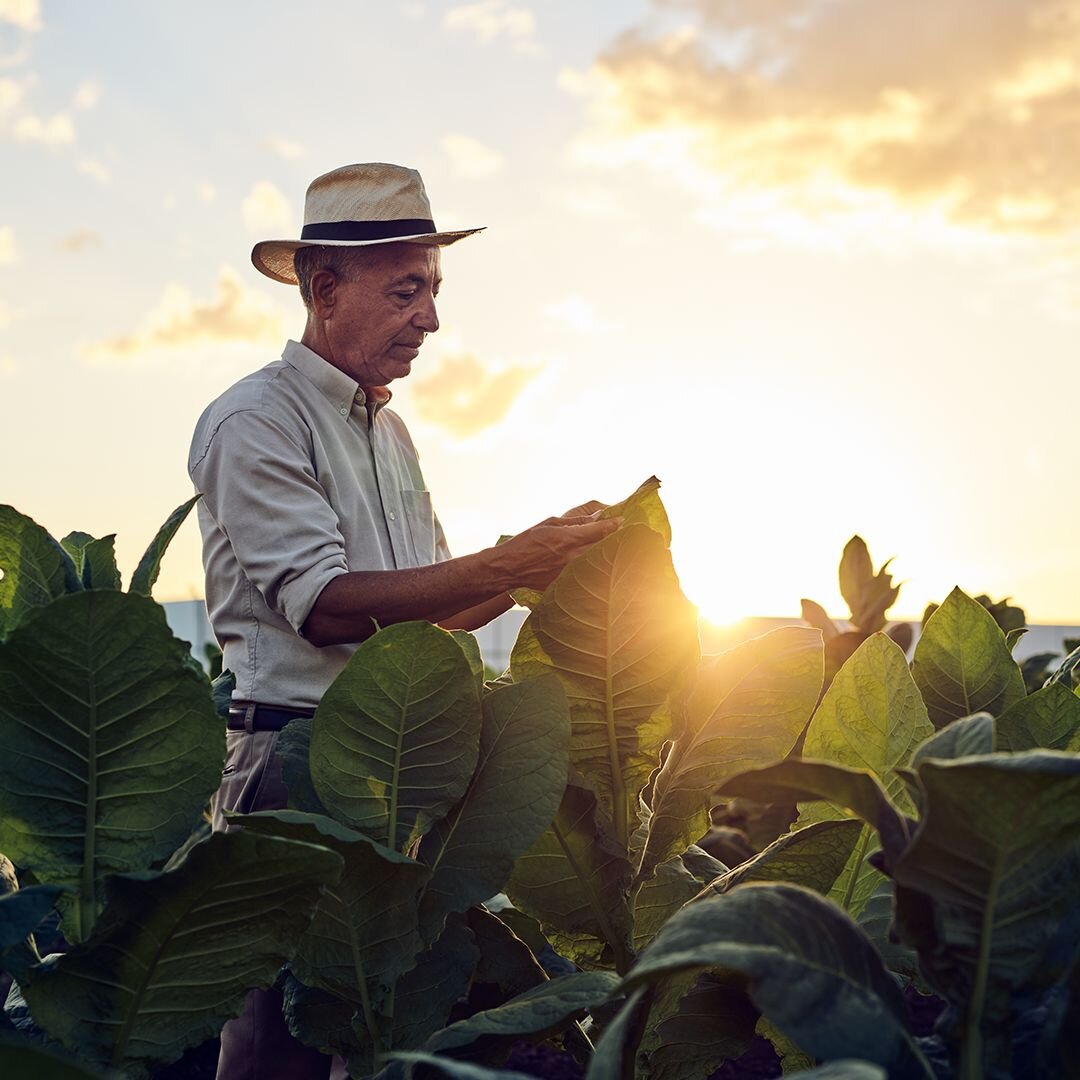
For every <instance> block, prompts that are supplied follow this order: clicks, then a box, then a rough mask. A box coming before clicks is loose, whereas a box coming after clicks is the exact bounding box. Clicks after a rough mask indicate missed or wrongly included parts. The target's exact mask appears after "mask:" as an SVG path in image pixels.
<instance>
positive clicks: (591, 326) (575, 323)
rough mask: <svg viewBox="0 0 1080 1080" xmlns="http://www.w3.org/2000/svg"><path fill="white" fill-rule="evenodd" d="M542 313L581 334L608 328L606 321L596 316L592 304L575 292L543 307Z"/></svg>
mask: <svg viewBox="0 0 1080 1080" xmlns="http://www.w3.org/2000/svg"><path fill="white" fill-rule="evenodd" d="M544 314H545V315H547V316H548V318H551V319H555V320H557V321H558V322H562V323H565V324H566V325H567V326H569V327H572V328H573V329H574V330H577V331H579V332H581V333H583V334H600V333H604V332H606V331H607V330H609V329H610V326H609V324H608V323H606V322H605V321H604V320H603V319H600V318H597V315H596V312H595V311H594V310H593V306H592V304H590V303H589V301H588V300H586V299H585V297H584V296H579V295H578V294H577V293H571V294H570V295H569V296H564V297H563V298H562V299H561V300H559V301H557V302H556V303H554V304H548V306H547V307H546V308H544Z"/></svg>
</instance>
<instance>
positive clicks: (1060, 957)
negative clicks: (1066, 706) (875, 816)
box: [891, 750, 1080, 1076]
mask: <svg viewBox="0 0 1080 1080" xmlns="http://www.w3.org/2000/svg"><path fill="white" fill-rule="evenodd" d="M918 775H919V782H920V784H921V787H922V790H923V817H922V820H921V821H920V823H919V828H918V831H917V832H916V834H915V836H914V838H913V840H912V843H911V846H910V847H909V849H908V850H907V851H906V852H905V853H904V854H903V855H901V856H900V858H898V859H897V860H896V861H895V862H894V863H893V866H892V868H891V873H892V876H893V877H894V879H895V880H896V882H897V886H898V887H897V894H896V920H897V927H898V929H899V931H900V934H901V937H902V938H903V939H904V940H905V941H906V942H907V943H908V944H910V945H912V946H914V947H915V948H916V949H917V950H918V953H919V959H920V963H921V966H922V970H923V973H924V975H925V976H926V978H927V981H928V982H929V983H930V985H931V987H932V988H933V989H934V990H935V991H936V992H937V993H938V994H940V995H941V996H943V997H945V998H946V999H947V1000H949V1001H950V1002H951V1003H952V1004H953V1006H954V1009H955V1012H954V1015H955V1017H956V1022H957V1027H956V1028H955V1029H954V1032H953V1035H954V1045H955V1046H958V1047H961V1048H962V1051H961V1052H962V1067H961V1068H960V1073H959V1075H962V1076H974V1075H977V1073H978V1071H981V1070H985V1071H986V1075H988V1076H993V1075H1004V1074H1003V1073H1001V1072H1000V1066H1001V1063H1003V1062H1004V1063H1007V1062H1008V1061H1009V1045H1008V1039H1009V1031H1010V1029H1011V1026H1012V1021H1013V1019H1014V1017H1013V1015H1012V1013H1011V1010H1012V1008H1013V1007H1014V1005H1013V995H1014V994H1015V993H1017V992H1018V991H1020V990H1021V989H1022V990H1023V991H1024V992H1025V993H1026V994H1029V995H1031V994H1035V993H1038V992H1039V990H1040V989H1046V988H1048V987H1049V986H1051V985H1053V984H1054V983H1057V982H1060V981H1061V980H1063V979H1064V978H1065V977H1066V976H1067V975H1068V973H1069V971H1070V969H1071V968H1072V965H1073V963H1074V962H1075V961H1076V958H1077V950H1078V942H1077V937H1076V931H1075V928H1076V926H1077V925H1080V890H1078V889H1077V888H1076V882H1077V880H1078V879H1080V756H1077V755H1075V754H1064V753H1058V752H1056V751H1052V750H1044V751H1030V752H1026V753H1018V754H988V755H985V756H982V757H968V758H960V759H958V760H956V761H936V760H927V761H924V762H923V763H922V764H921V765H920V766H919V770H918ZM927 900H928V901H929V903H927ZM995 1066H997V1067H998V1068H999V1071H998V1072H996V1073H995V1071H994V1069H995ZM965 1070H967V1071H965ZM972 1070H975V1071H972Z"/></svg>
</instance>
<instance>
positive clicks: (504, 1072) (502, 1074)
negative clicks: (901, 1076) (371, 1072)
mask: <svg viewBox="0 0 1080 1080" xmlns="http://www.w3.org/2000/svg"><path fill="white" fill-rule="evenodd" d="M390 1057H391V1059H392V1060H394V1061H400V1062H403V1063H405V1064H411V1065H425V1066H427V1067H429V1068H431V1069H434V1070H435V1071H436V1072H437V1073H438V1074H439V1075H440V1076H448V1077H450V1080H534V1077H533V1076H532V1075H531V1074H529V1073H522V1072H517V1071H515V1070H513V1069H488V1068H486V1067H485V1066H483V1065H475V1064H473V1063H472V1062H471V1061H458V1060H456V1059H455V1058H448V1057H440V1056H438V1055H436V1054H425V1053H422V1052H421V1051H419V1050H402V1051H400V1052H399V1053H396V1054H391V1055H390ZM855 1080H858V1078H855Z"/></svg>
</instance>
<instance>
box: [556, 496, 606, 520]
mask: <svg viewBox="0 0 1080 1080" xmlns="http://www.w3.org/2000/svg"><path fill="white" fill-rule="evenodd" d="M607 508H608V504H607V503H602V502H599V501H598V500H597V499H590V500H589V501H588V502H583V503H582V504H581V505H580V506H575V507H574V508H573V509H572V510H567V511H566V513H565V514H563V515H562V516H563V517H564V518H572V517H596V515H597V514H599V513H600V511H601V510H606V509H607Z"/></svg>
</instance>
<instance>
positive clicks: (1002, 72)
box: [579, 0, 1080, 234]
mask: <svg viewBox="0 0 1080 1080" xmlns="http://www.w3.org/2000/svg"><path fill="white" fill-rule="evenodd" d="M688 19H689V22H687V20H688ZM592 76H593V84H592V90H591V92H590V94H591V96H590V102H591V104H590V116H591V120H592V130H591V131H589V132H588V133H587V135H586V139H587V140H591V141H592V144H593V145H592V154H591V160H592V162H593V163H597V162H600V161H603V160H604V159H605V158H606V159H607V161H608V162H609V163H611V164H616V163H620V162H622V163H625V162H627V161H635V162H638V163H644V164H648V163H652V164H655V165H657V166H658V167H660V168H663V169H666V170H667V171H668V172H669V173H673V174H677V175H679V176H680V178H681V179H682V180H684V181H685V182H687V183H688V184H690V185H693V184H695V183H696V184H698V185H700V186H702V187H708V185H709V183H710V182H713V183H715V184H716V185H718V186H717V188H716V190H717V191H718V192H719V194H720V195H721V196H726V195H728V194H730V193H732V192H742V193H746V192H772V193H774V194H778V195H780V196H781V197H782V200H783V202H784V203H785V204H787V205H788V206H796V207H798V208H799V209H800V210H802V211H806V212H807V213H808V214H809V215H811V216H812V215H814V214H821V213H826V214H828V213H830V212H832V211H834V210H842V209H844V208H845V207H847V206H850V205H851V204H853V203H854V204H858V203H859V202H860V200H866V199H874V198H876V199H884V200H887V201H888V202H890V203H891V204H892V205H894V206H901V207H904V208H908V209H913V210H915V211H917V212H919V213H924V212H930V213H938V214H940V215H942V216H943V218H944V219H946V220H948V221H950V222H952V223H954V224H956V223H959V224H961V225H963V226H974V227H976V228H979V229H983V230H989V231H995V232H1001V233H1014V232H1023V233H1041V234H1052V233H1060V232H1062V231H1065V230H1069V229H1072V228H1076V227H1080V141H1078V140H1077V139H1076V138H1075V132H1076V130H1077V124H1078V123H1080V0H1026V2H1024V3H1002V4H987V3H985V2H984V0H950V2H949V3H937V4H935V3H920V4H898V3H896V2H895V0H653V12H652V13H651V15H650V16H649V17H648V18H646V19H645V21H644V22H643V23H642V24H641V25H639V26H637V27H635V28H633V29H631V30H630V31H628V32H626V33H624V34H623V35H621V36H620V37H619V38H617V39H616V40H615V41H614V42H613V43H612V44H611V45H610V46H609V47H608V48H607V49H606V50H605V51H604V52H603V53H602V54H601V55H600V57H599V58H598V60H597V62H596V65H595V68H594V71H593V72H592ZM583 147H585V140H582V143H581V144H580V145H579V150H581V149H582V148H583ZM694 169H697V170H700V175H699V176H694V174H693V170H694Z"/></svg>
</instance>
